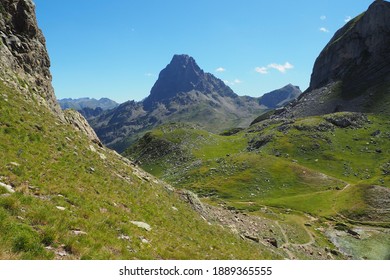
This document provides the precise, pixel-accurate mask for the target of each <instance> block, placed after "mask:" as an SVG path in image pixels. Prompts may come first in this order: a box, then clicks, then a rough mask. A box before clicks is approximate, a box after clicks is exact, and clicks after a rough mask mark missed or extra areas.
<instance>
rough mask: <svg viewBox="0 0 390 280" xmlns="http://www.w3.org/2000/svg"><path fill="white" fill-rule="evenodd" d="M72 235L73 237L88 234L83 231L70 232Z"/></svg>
mask: <svg viewBox="0 0 390 280" xmlns="http://www.w3.org/2000/svg"><path fill="white" fill-rule="evenodd" d="M72 233H73V234H74V235H87V234H88V233H86V232H85V231H82V230H72Z"/></svg>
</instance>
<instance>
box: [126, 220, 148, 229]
mask: <svg viewBox="0 0 390 280" xmlns="http://www.w3.org/2000/svg"><path fill="white" fill-rule="evenodd" d="M130 223H132V224H133V225H136V226H137V227H139V228H143V229H145V230H146V231H151V230H152V227H151V226H150V225H148V224H147V223H145V222H138V221H130Z"/></svg>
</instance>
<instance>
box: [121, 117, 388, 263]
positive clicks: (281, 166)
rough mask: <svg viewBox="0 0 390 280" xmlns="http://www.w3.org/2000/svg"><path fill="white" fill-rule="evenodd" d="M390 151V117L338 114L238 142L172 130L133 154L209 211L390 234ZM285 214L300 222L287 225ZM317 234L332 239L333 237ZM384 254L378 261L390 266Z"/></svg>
mask: <svg viewBox="0 0 390 280" xmlns="http://www.w3.org/2000/svg"><path fill="white" fill-rule="evenodd" d="M389 150H390V123H389V121H388V119H387V118H386V117H385V116H381V115H372V114H371V115H362V114H356V113H337V114H332V115H326V116H322V117H310V118H304V119H298V120H294V121H292V120H267V121H263V122H260V123H257V124H255V125H252V126H251V127H250V128H248V129H246V130H243V131H239V132H237V133H236V134H233V135H231V136H221V135H215V134H212V133H209V132H205V131H202V130H199V129H198V128H197V127H194V126H187V125H185V124H168V125H164V126H162V127H159V128H157V129H155V130H153V131H151V132H149V133H148V134H147V137H144V138H143V139H142V140H141V141H139V142H137V143H136V145H133V146H132V147H131V148H130V149H129V150H127V153H126V154H127V156H128V157H132V158H134V159H137V160H138V161H139V164H140V165H141V166H142V167H143V168H144V169H145V170H147V171H148V172H150V173H152V174H155V175H156V176H158V177H160V178H162V179H163V180H166V181H167V182H169V183H171V184H172V185H173V186H175V187H177V188H185V189H190V190H193V191H194V192H196V193H198V194H199V195H200V196H201V197H202V198H203V200H204V201H205V202H207V203H209V204H213V205H223V206H224V207H227V208H229V209H238V210H239V211H245V212H248V211H249V212H251V213H252V214H253V215H260V216H262V217H265V218H268V219H271V220H276V221H277V220H282V221H283V220H285V219H287V220H292V221H293V222H292V223H293V224H294V225H295V226H298V228H299V227H302V226H303V224H305V223H307V221H308V219H307V217H306V215H309V216H310V217H314V218H313V219H318V226H319V227H320V228H324V227H325V228H328V227H329V226H330V227H333V226H336V225H337V223H346V224H349V225H350V226H356V225H361V224H364V225H367V226H376V227H382V228H383V227H389V226H390V211H389V209H388V206H387V205H388V202H389V201H390V188H389V187H390V178H389V174H390V171H389V166H390V162H389V158H390V155H389ZM162 151H165V152H163V153H162ZM264 209H267V210H264ZM270 209H271V210H270ZM284 211H292V212H291V213H293V214H292V215H290V216H288V218H286V216H285V215H284V214H283V213H284ZM269 212H271V213H272V215H270V214H269ZM298 220H301V222H297V221H298ZM309 220H310V219H309ZM329 221H330V222H329ZM303 227H304V226H303ZM304 228H305V227H304ZM336 228H337V226H336ZM309 232H311V234H312V235H315V236H317V237H318V238H319V239H320V240H323V238H324V239H327V238H325V237H324V236H326V233H325V232H323V233H322V234H319V233H318V232H316V231H313V229H310V230H309ZM387 234H388V233H386V234H385V236H387ZM298 236H299V237H300V238H302V236H304V235H299V234H298ZM375 238H377V237H375ZM378 238H379V237H378ZM370 242H371V241H370ZM370 242H368V241H367V243H368V244H371V243H370ZM386 244H387V243H386ZM388 245H389V246H390V243H389V244H388ZM383 246H387V245H385V244H383ZM386 248H387V247H386ZM389 248H390V247H389ZM360 249H361V248H360ZM360 249H354V250H352V251H353V252H355V253H356V252H357V251H359V250H360ZM363 251H364V250H360V251H359V252H360V253H361V254H363ZM378 254H379V253H378ZM380 254H381V255H380V256H379V255H375V253H373V255H371V257H373V256H374V255H375V256H376V257H377V258H386V257H385V255H383V254H382V253H380ZM301 257H302V258H303V256H302V255H301ZM360 257H361V255H360ZM374 258H375V257H374Z"/></svg>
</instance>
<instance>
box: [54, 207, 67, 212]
mask: <svg viewBox="0 0 390 280" xmlns="http://www.w3.org/2000/svg"><path fill="white" fill-rule="evenodd" d="M56 208H57V209H58V210H61V211H65V210H66V208H65V207H62V206H56Z"/></svg>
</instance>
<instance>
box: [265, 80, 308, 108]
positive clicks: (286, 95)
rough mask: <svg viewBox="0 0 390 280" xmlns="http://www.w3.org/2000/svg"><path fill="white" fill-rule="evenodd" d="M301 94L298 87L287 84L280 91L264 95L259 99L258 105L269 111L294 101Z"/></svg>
mask: <svg viewBox="0 0 390 280" xmlns="http://www.w3.org/2000/svg"><path fill="white" fill-rule="evenodd" d="M301 93H302V91H301V90H300V89H299V87H297V86H293V85H292V84H288V85H287V86H285V87H283V88H281V89H277V90H274V91H271V92H269V93H266V94H264V95H263V96H262V97H260V104H262V105H264V106H267V107H268V108H270V109H276V108H279V107H283V106H284V105H286V104H288V103H289V102H291V101H294V100H295V99H297V98H298V97H299V95H301Z"/></svg>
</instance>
